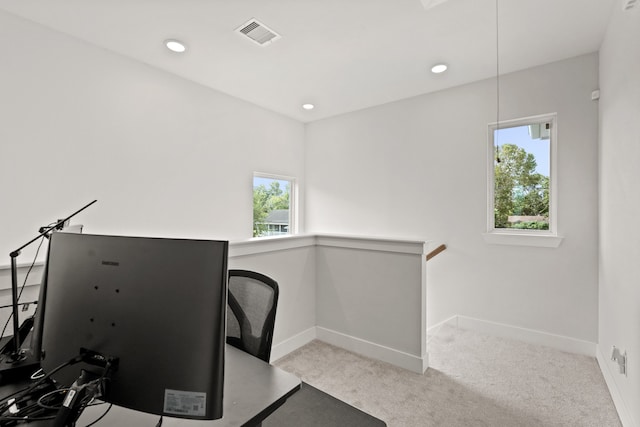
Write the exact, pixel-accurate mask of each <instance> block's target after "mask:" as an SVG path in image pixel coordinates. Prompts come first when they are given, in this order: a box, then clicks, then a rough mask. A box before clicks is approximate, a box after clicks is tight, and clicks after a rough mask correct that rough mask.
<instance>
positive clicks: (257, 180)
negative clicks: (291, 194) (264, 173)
mask: <svg viewBox="0 0 640 427" xmlns="http://www.w3.org/2000/svg"><path fill="white" fill-rule="evenodd" d="M273 181H278V182H279V183H280V188H282V189H283V190H286V188H287V184H288V183H289V181H287V180H284V179H273V178H263V177H260V176H254V177H253V188H257V187H259V186H261V185H264V186H265V188H269V187H271V183H272V182H273Z"/></svg>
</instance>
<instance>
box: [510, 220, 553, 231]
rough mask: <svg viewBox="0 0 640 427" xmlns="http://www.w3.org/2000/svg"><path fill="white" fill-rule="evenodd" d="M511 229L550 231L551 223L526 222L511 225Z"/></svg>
mask: <svg viewBox="0 0 640 427" xmlns="http://www.w3.org/2000/svg"><path fill="white" fill-rule="evenodd" d="M509 228H517V229H520V230H548V229H549V223H548V222H545V221H525V222H518V223H516V224H511V226H510V227H509Z"/></svg>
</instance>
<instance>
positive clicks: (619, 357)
mask: <svg viewBox="0 0 640 427" xmlns="http://www.w3.org/2000/svg"><path fill="white" fill-rule="evenodd" d="M611 360H612V361H614V362H616V363H618V370H619V371H620V373H621V374H623V375H624V376H626V375H627V352H626V351H625V352H624V353H620V350H619V349H618V348H616V346H615V345H614V346H613V347H612V348H611Z"/></svg>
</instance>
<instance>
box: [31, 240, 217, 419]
mask: <svg viewBox="0 0 640 427" xmlns="http://www.w3.org/2000/svg"><path fill="white" fill-rule="evenodd" d="M227 255H228V242H226V241H209V240H184V239H157V238H141V237H122V236H103V235H89V234H84V235H81V234H65V233H54V234H53V235H52V236H51V240H50V245H49V253H48V257H47V266H46V274H45V281H44V284H43V286H44V287H45V288H44V289H43V291H42V293H41V307H40V309H39V313H38V315H39V316H41V319H40V320H41V323H42V331H41V334H42V340H41V342H42V351H43V357H42V367H43V369H44V371H45V372H51V371H52V370H53V369H55V368H56V367H57V366H59V365H61V364H63V363H65V362H67V361H68V360H70V359H72V358H73V357H75V356H77V355H78V354H79V352H80V349H81V348H85V349H88V350H91V351H95V352H98V353H100V354H102V355H103V356H106V357H116V358H118V367H117V370H116V371H115V372H114V373H113V375H112V379H111V381H110V382H109V383H108V386H109V387H108V391H107V394H106V396H105V397H104V398H103V400H106V401H108V402H111V403H114V404H117V405H120V406H124V407H127V408H131V409H136V410H140V411H144V412H149V413H154V414H160V415H168V416H173V417H180V418H192V419H216V418H220V417H221V416H222V399H223V396H222V394H223V389H224V385H223V384H224V382H223V381H224V342H225V314H226V300H227ZM81 365H83V366H78V365H75V366H71V367H67V368H65V369H62V370H60V371H59V372H58V373H56V374H54V375H53V377H54V379H55V380H56V381H58V382H59V383H61V384H62V385H64V386H69V385H71V384H72V383H73V381H74V380H75V379H76V378H77V377H78V376H79V374H80V368H86V369H89V370H91V369H93V370H95V367H91V366H89V365H85V364H81Z"/></svg>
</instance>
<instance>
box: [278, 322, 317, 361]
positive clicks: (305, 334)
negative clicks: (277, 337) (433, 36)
mask: <svg viewBox="0 0 640 427" xmlns="http://www.w3.org/2000/svg"><path fill="white" fill-rule="evenodd" d="M316 337H317V334H316V327H315V326H313V327H311V328H309V329H306V330H304V331H302V332H300V333H299V334H296V335H294V336H292V337H291V338H287V339H286V340H284V341H282V342H279V343H278V344H273V345H272V346H271V362H273V361H275V360H278V359H281V358H283V357H284V356H286V355H287V354H289V353H291V352H292V351H294V350H297V349H299V348H300V347H302V346H303V345H305V344H308V343H310V342H311V341H313V340H314V339H316Z"/></svg>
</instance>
